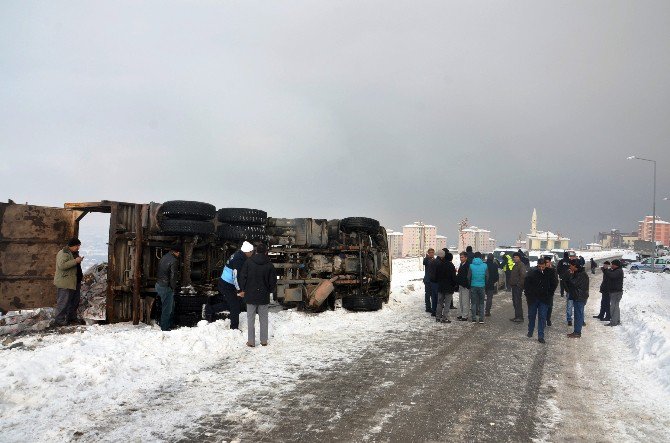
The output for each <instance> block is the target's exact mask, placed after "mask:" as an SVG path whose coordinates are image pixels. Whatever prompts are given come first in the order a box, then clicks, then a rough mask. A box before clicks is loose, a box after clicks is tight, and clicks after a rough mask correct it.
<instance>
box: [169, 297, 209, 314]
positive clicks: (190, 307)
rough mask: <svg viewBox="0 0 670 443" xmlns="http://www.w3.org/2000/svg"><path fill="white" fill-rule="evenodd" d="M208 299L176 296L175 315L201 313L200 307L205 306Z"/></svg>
mask: <svg viewBox="0 0 670 443" xmlns="http://www.w3.org/2000/svg"><path fill="white" fill-rule="evenodd" d="M208 301H209V297H208V296H206V295H178V296H177V299H176V300H175V302H176V303H175V314H186V313H196V314H198V315H200V314H201V313H202V305H206V304H207V303H208Z"/></svg>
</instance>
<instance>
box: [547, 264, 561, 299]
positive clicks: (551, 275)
mask: <svg viewBox="0 0 670 443" xmlns="http://www.w3.org/2000/svg"><path fill="white" fill-rule="evenodd" d="M544 273H545V274H547V278H548V279H549V296H551V297H553V296H554V292H556V288H558V273H557V272H556V268H544Z"/></svg>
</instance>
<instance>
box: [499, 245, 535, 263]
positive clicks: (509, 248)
mask: <svg viewBox="0 0 670 443" xmlns="http://www.w3.org/2000/svg"><path fill="white" fill-rule="evenodd" d="M515 252H519V248H514V247H512V246H500V247H499V248H495V249H494V250H493V256H494V257H495V258H496V260H498V261H499V262H500V263H502V256H503V255H505V254H509V256H510V257H511V256H512V254H514V253H515ZM521 252H523V253H524V254H526V255H528V250H527V249H523V248H521Z"/></svg>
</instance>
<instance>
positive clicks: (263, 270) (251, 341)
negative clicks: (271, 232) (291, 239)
mask: <svg viewBox="0 0 670 443" xmlns="http://www.w3.org/2000/svg"><path fill="white" fill-rule="evenodd" d="M267 252H268V249H267V246H265V245H264V244H262V243H261V244H259V245H258V246H256V254H254V255H252V256H251V258H249V259H248V260H246V261H245V262H244V264H243V265H242V269H241V270H240V275H239V278H238V282H239V284H240V291H241V292H240V296H241V297H244V301H245V302H246V303H247V337H248V339H247V346H249V347H251V348H253V347H254V346H256V314H258V317H259V319H260V324H261V345H262V346H267V345H268V305H269V304H270V295H272V296H273V297H274V298H275V299H276V298H277V271H276V270H275V267H274V266H273V265H272V263H271V262H270V259H269V258H268V256H267Z"/></svg>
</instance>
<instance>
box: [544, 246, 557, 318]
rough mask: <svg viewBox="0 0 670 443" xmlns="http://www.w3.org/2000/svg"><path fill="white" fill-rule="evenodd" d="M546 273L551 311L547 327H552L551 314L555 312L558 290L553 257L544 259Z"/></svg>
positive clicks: (548, 311) (548, 310)
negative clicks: (555, 295) (555, 297)
mask: <svg viewBox="0 0 670 443" xmlns="http://www.w3.org/2000/svg"><path fill="white" fill-rule="evenodd" d="M544 273H545V274H547V278H549V309H547V326H551V313H552V311H553V310H554V293H555V292H556V288H558V273H557V272H556V268H554V266H553V264H552V262H551V257H546V256H545V257H544Z"/></svg>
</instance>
